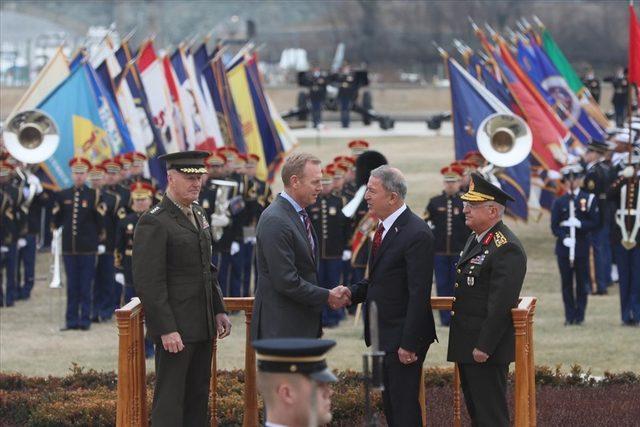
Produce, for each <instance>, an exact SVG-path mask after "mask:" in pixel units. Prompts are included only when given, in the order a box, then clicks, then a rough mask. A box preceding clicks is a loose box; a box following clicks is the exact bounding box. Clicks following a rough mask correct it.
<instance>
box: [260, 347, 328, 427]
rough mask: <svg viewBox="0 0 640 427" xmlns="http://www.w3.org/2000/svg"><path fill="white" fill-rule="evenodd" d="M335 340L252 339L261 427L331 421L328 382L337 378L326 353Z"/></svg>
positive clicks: (317, 424) (281, 426)
mask: <svg viewBox="0 0 640 427" xmlns="http://www.w3.org/2000/svg"><path fill="white" fill-rule="evenodd" d="M335 345H336V342H335V341H332V340H323V339H313V338H272V339H263V340H256V341H254V342H253V348H254V349H255V350H256V359H257V362H258V376H257V380H258V381H257V382H258V391H259V392H260V395H261V396H262V399H263V400H264V404H265V409H266V417H265V418H266V422H265V427H307V426H319V425H326V424H329V423H330V422H331V418H332V414H331V395H332V394H333V391H332V390H331V388H330V387H329V385H330V384H331V383H333V382H336V381H337V378H336V377H335V375H333V373H332V372H331V371H330V370H329V368H328V367H327V361H326V354H327V352H328V351H329V350H330V349H331V348H332V347H333V346H335Z"/></svg>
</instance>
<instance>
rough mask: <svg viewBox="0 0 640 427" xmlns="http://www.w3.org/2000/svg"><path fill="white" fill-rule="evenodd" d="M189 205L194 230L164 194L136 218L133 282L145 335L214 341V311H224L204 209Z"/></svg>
mask: <svg viewBox="0 0 640 427" xmlns="http://www.w3.org/2000/svg"><path fill="white" fill-rule="evenodd" d="M191 208H192V209H193V212H194V216H195V218H196V221H197V222H198V227H197V228H196V227H194V225H193V224H192V223H191V222H190V221H189V219H188V218H187V217H186V215H185V214H184V213H183V212H182V211H181V210H180V208H178V206H176V204H175V203H173V202H172V201H171V199H169V198H168V197H166V196H165V197H164V198H163V199H162V202H160V204H158V205H156V206H154V207H153V208H151V209H150V210H149V211H147V212H145V213H144V214H143V215H142V216H141V217H140V220H139V221H138V225H137V226H136V227H135V232H134V236H133V285H134V287H135V290H136V293H137V294H138V295H139V296H140V300H141V301H142V304H143V306H144V311H145V318H146V323H147V328H148V331H149V334H150V335H151V336H154V337H158V336H160V335H165V334H168V333H171V332H176V331H177V332H179V333H180V336H181V337H182V341H183V342H187V343H189V342H198V341H205V340H210V339H213V338H214V337H215V336H216V319H215V315H216V314H219V313H223V312H224V311H225V308H224V303H223V299H222V292H221V291H220V286H219V285H218V279H217V276H216V273H217V270H216V268H215V267H214V266H213V265H212V264H211V228H210V227H209V222H208V220H207V219H206V218H205V213H204V210H203V209H202V208H201V207H200V206H199V205H198V204H196V203H193V204H192V205H191Z"/></svg>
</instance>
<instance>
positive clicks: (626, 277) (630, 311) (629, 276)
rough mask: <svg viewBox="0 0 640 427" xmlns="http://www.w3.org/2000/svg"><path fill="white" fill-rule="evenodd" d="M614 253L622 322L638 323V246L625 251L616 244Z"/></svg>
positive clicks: (639, 259)
mask: <svg viewBox="0 0 640 427" xmlns="http://www.w3.org/2000/svg"><path fill="white" fill-rule="evenodd" d="M614 251H615V254H616V260H617V262H618V283H619V285H620V314H621V316H622V321H623V322H625V323H630V322H635V323H637V322H640V246H638V245H636V246H635V247H633V248H632V249H629V250H627V249H625V248H624V246H622V243H620V242H616V244H615V246H614Z"/></svg>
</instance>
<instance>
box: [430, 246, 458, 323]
mask: <svg viewBox="0 0 640 427" xmlns="http://www.w3.org/2000/svg"><path fill="white" fill-rule="evenodd" d="M459 258H460V257H459V256H458V255H435V256H434V259H433V270H434V271H435V274H436V291H437V293H438V296H439V297H452V296H453V291H454V289H453V286H454V284H455V282H456V263H457V262H458V259H459ZM439 313H440V323H441V324H442V326H449V323H450V322H451V311H450V310H439Z"/></svg>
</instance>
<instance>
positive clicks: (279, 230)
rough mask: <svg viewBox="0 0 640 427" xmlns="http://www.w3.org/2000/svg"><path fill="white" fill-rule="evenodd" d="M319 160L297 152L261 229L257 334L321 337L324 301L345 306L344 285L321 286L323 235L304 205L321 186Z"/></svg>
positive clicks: (287, 164)
mask: <svg viewBox="0 0 640 427" xmlns="http://www.w3.org/2000/svg"><path fill="white" fill-rule="evenodd" d="M321 178H322V171H321V167H320V160H319V159H318V158H317V157H315V156H313V155H311V154H308V153H295V154H292V155H291V156H289V157H288V158H287V160H286V161H285V164H284V166H283V167H282V182H283V183H284V191H283V192H282V193H280V194H279V195H278V196H277V197H276V199H275V200H274V201H273V203H271V205H269V207H268V208H267V209H266V210H265V211H264V212H263V213H262V215H261V216H260V220H259V221H258V226H257V230H256V237H257V243H256V257H257V261H258V281H257V291H256V296H255V303H254V306H253V322H252V325H251V326H252V331H251V332H252V337H253V339H254V340H255V339H264V338H282V337H299V338H317V337H320V336H321V334H322V329H321V315H322V309H323V307H324V306H325V304H328V305H329V306H330V307H331V308H332V309H337V308H341V307H344V306H345V305H346V304H347V303H348V302H349V298H348V297H347V296H346V293H345V291H346V290H347V289H346V288H345V287H344V286H339V287H336V288H333V289H331V290H329V289H325V288H322V287H320V286H318V274H317V271H318V268H317V260H318V257H319V254H318V240H317V238H316V236H315V232H314V231H313V227H312V226H311V220H310V218H309V216H308V214H307V212H306V210H305V208H306V207H307V206H309V205H312V204H313V203H315V201H316V198H317V197H318V194H320V192H321V190H322V185H321V183H320V179H321Z"/></svg>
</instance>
